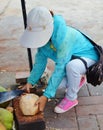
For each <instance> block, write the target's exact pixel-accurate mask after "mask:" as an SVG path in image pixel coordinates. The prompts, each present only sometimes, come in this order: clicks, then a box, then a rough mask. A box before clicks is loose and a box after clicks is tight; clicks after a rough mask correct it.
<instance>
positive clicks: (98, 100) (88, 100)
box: [78, 96, 103, 105]
mask: <svg viewBox="0 0 103 130" xmlns="http://www.w3.org/2000/svg"><path fill="white" fill-rule="evenodd" d="M78 100H79V105H95V104H103V96H89V97H79V98H78Z"/></svg>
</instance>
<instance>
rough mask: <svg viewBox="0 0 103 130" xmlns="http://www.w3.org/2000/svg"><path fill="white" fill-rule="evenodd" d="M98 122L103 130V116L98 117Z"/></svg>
mask: <svg viewBox="0 0 103 130" xmlns="http://www.w3.org/2000/svg"><path fill="white" fill-rule="evenodd" d="M97 120H98V126H99V127H100V130H103V115H97Z"/></svg>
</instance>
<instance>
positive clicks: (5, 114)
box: [0, 108, 13, 130]
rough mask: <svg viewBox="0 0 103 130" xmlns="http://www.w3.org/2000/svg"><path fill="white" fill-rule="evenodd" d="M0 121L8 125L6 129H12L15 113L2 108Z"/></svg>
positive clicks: (0, 109)
mask: <svg viewBox="0 0 103 130" xmlns="http://www.w3.org/2000/svg"><path fill="white" fill-rule="evenodd" d="M0 122H1V123H2V124H3V125H4V126H5V127H6V130H12V127H13V114H12V113H11V112H10V111H8V110H6V109H4V108H0Z"/></svg>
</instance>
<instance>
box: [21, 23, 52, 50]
mask: <svg viewBox="0 0 103 130" xmlns="http://www.w3.org/2000/svg"><path fill="white" fill-rule="evenodd" d="M52 33H53V24H51V25H50V26H49V28H47V29H43V30H42V31H29V30H28V29H26V30H25V31H24V33H23V35H22V36H21V39H20V44H21V45H22V46H23V47H26V48H39V47H42V46H44V45H45V44H46V43H47V42H48V41H49V39H50V37H51V35H52Z"/></svg>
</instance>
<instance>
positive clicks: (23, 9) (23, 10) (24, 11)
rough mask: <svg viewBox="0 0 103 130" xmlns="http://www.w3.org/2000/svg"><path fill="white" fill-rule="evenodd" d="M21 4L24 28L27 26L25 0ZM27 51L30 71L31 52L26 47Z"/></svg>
mask: <svg viewBox="0 0 103 130" xmlns="http://www.w3.org/2000/svg"><path fill="white" fill-rule="evenodd" d="M21 6H22V14H23V20H24V29H25V28H26V26H27V15H26V6H25V0H21ZM27 53H28V60H29V67H30V71H31V70H32V66H33V62H32V54H31V49H30V48H27Z"/></svg>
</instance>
